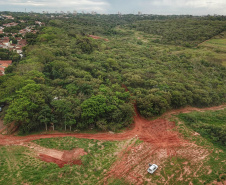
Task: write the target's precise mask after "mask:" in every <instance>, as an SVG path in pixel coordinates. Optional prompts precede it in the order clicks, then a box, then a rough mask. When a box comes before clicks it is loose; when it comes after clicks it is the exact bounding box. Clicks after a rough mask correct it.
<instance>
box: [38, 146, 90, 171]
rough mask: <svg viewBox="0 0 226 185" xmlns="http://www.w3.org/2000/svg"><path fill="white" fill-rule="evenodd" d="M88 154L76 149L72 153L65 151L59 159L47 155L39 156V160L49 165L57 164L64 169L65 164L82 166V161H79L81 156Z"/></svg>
mask: <svg viewBox="0 0 226 185" xmlns="http://www.w3.org/2000/svg"><path fill="white" fill-rule="evenodd" d="M86 154H87V153H86V152H85V151H84V150H83V149H82V148H78V149H74V150H71V151H64V152H63V155H62V156H61V157H60V159H59V158H54V157H52V156H49V155H46V154H39V158H40V159H41V160H42V161H45V162H48V163H51V162H52V163H56V164H57V165H58V166H59V167H60V168H62V167H64V165H65V164H69V165H82V161H81V160H80V159H79V158H80V157H81V156H83V155H86Z"/></svg>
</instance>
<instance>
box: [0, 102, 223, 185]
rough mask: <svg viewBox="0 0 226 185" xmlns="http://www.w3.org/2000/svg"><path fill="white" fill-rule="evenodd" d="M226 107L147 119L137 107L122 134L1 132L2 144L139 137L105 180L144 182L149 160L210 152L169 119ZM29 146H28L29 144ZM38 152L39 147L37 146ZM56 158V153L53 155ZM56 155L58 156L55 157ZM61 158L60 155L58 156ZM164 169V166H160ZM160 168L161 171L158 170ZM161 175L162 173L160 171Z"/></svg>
mask: <svg viewBox="0 0 226 185" xmlns="http://www.w3.org/2000/svg"><path fill="white" fill-rule="evenodd" d="M224 108H226V104H224V105H221V106H217V107H211V108H203V109H199V108H193V107H187V108H183V109H178V110H172V111H169V112H167V113H165V114H163V115H162V116H161V117H160V118H158V119H155V120H151V121H150V120H146V119H144V118H142V117H141V116H140V115H139V114H138V111H137V109H136V107H135V112H136V115H135V116H134V128H133V129H132V130H128V131H125V132H123V133H120V134H110V133H98V134H79V133H75V134H64V133H60V134H39V135H29V136H13V135H0V145H22V146H26V145H28V144H30V141H33V140H37V139H41V138H55V137H66V136H71V137H76V138H87V139H97V140H108V141H121V140H128V139H131V138H139V139H140V140H142V141H144V142H143V143H141V144H139V145H138V146H136V145H135V144H134V143H132V144H131V145H130V146H129V147H128V148H127V149H126V150H123V151H122V152H121V153H120V154H119V155H118V156H119V159H118V160H117V161H116V162H115V164H113V165H112V167H111V169H110V170H109V172H108V173H107V175H106V178H104V184H106V183H107V179H108V178H111V177H116V178H125V180H127V181H128V182H131V183H134V184H143V182H144V180H146V181H148V180H149V179H147V178H146V177H145V175H146V174H147V172H146V170H147V167H148V163H156V164H158V165H160V167H159V168H160V169H161V168H162V167H161V164H163V163H164V161H166V159H167V158H169V157H172V156H177V155H178V156H181V157H182V158H187V159H190V160H193V162H194V163H195V162H196V161H199V159H200V160H202V159H203V157H205V156H207V155H208V153H207V152H206V151H205V150H204V149H202V148H200V147H198V146H196V145H195V144H194V143H189V142H188V141H185V140H184V139H183V138H182V137H181V136H180V134H179V133H178V132H176V131H174V130H173V128H175V123H174V122H170V121H169V119H170V117H171V116H172V115H174V114H179V113H189V112H191V111H206V110H222V109H224ZM27 147H28V146H27ZM37 152H38V150H37ZM45 155H47V156H50V157H52V156H51V155H49V154H46V153H41V157H43V156H44V157H45V158H46V160H49V159H48V157H47V156H45ZM53 158H54V157H53ZM54 159H56V158H54ZM57 159H59V160H61V159H60V158H57ZM159 171H160V170H159ZM158 173H159V172H158V171H157V174H158ZM158 175H160V174H158ZM166 182H167V181H166Z"/></svg>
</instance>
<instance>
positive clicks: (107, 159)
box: [0, 137, 122, 184]
mask: <svg viewBox="0 0 226 185" xmlns="http://www.w3.org/2000/svg"><path fill="white" fill-rule="evenodd" d="M34 142H35V143H38V144H40V145H41V146H45V147H47V148H56V149H59V150H70V149H72V148H77V147H80V148H84V149H85V151H86V152H88V155H85V156H82V157H81V160H82V163H83V165H81V166H78V165H74V166H69V165H65V166H64V167H63V168H59V167H58V166H57V165H56V164H54V163H46V162H43V161H41V160H39V159H38V158H37V154H35V153H34V152H33V151H32V150H30V149H28V148H26V147H21V146H4V147H0V164H1V165H0V184H97V183H98V182H101V181H102V180H103V179H102V178H103V177H104V174H105V173H106V172H107V171H108V169H109V168H110V166H111V164H112V163H113V162H114V161H115V159H116V155H117V150H118V147H119V146H120V145H121V144H122V142H100V141H97V140H88V139H76V138H72V137H65V138H54V139H40V140H38V141H34Z"/></svg>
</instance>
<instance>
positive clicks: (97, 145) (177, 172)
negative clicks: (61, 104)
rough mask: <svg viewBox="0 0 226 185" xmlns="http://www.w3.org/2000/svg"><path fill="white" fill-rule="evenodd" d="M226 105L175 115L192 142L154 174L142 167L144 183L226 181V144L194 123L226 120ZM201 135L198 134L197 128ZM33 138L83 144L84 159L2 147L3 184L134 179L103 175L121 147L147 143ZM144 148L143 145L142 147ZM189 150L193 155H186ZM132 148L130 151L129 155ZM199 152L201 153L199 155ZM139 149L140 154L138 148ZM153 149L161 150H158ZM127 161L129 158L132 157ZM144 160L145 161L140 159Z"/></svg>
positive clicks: (67, 146) (58, 145)
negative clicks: (70, 160)
mask: <svg viewBox="0 0 226 185" xmlns="http://www.w3.org/2000/svg"><path fill="white" fill-rule="evenodd" d="M225 116H226V110H220V111H206V112H191V113H188V114H180V115H178V117H179V118H180V121H179V120H178V118H177V117H174V119H175V121H177V127H176V128H175V129H176V130H177V131H179V132H180V133H181V135H182V136H183V137H184V138H185V139H186V140H187V141H189V143H193V144H189V145H188V147H182V148H181V149H180V148H179V149H177V155H175V156H169V157H168V158H166V159H164V161H162V163H161V164H160V166H159V169H158V171H156V173H155V174H153V175H150V174H148V173H147V171H146V168H145V169H143V167H142V168H141V169H142V171H144V172H142V176H143V178H144V184H151V183H154V184H157V185H161V184H175V185H181V184H183V185H189V183H190V182H192V183H193V184H195V185H196V184H197V185H201V184H213V183H216V182H222V183H223V182H225V179H226V163H225V159H226V150H225V146H224V145H222V144H221V143H219V142H216V141H215V140H213V139H212V137H211V134H209V135H205V134H204V135H203V136H202V132H203V129H201V132H199V130H196V129H197V128H198V127H195V129H194V128H193V125H196V126H197V125H202V124H203V123H205V124H208V125H214V126H219V127H224V126H225ZM193 129H194V130H195V131H196V132H198V133H200V134H201V135H197V134H194V133H195V132H194V130H193ZM33 142H34V143H36V144H38V145H40V146H42V147H45V148H52V149H57V150H72V149H74V148H83V149H84V150H85V151H86V152H87V153H88V154H87V155H84V156H82V157H81V160H82V163H83V164H82V165H81V166H78V165H74V166H70V165H65V166H64V167H63V168H59V167H58V165H56V164H55V163H46V162H43V161H41V160H40V159H38V155H37V153H35V152H34V150H32V149H29V148H27V147H22V146H2V147H0V184H8V185H11V184H84V185H85V184H87V185H89V184H104V182H108V184H110V185H118V184H120V185H121V184H122V185H124V184H125V185H126V184H132V183H130V182H127V181H126V180H125V179H123V178H122V179H117V178H115V177H114V176H109V179H107V181H106V179H105V177H106V176H107V174H108V172H109V169H110V168H111V166H112V164H113V163H114V162H115V161H116V160H117V159H118V155H119V153H122V151H123V150H124V149H125V148H127V147H128V146H131V143H135V145H134V146H133V148H139V147H141V146H142V145H143V144H144V143H143V142H140V141H139V140H127V141H120V142H118V141H117V142H116V141H114V142H112V141H111V142H110V141H105V142H104V141H98V140H89V139H77V138H73V137H64V138H51V139H39V140H36V141H33ZM140 152H142V151H140ZM187 153H189V155H187ZM130 154H131V151H128V153H127V154H126V155H130ZM196 154H197V155H196ZM137 155H138V154H137ZM154 155H158V153H155V154H154ZM128 162H129V161H128ZM141 162H142V161H141Z"/></svg>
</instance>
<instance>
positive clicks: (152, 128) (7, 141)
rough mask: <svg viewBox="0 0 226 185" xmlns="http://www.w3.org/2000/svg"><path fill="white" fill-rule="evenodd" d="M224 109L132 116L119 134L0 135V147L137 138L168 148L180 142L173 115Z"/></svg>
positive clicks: (189, 108) (214, 108)
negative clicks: (129, 126)
mask: <svg viewBox="0 0 226 185" xmlns="http://www.w3.org/2000/svg"><path fill="white" fill-rule="evenodd" d="M224 108H226V105H225V104H224V105H221V106H217V107H211V108H203V109H198V108H193V107H187V108H184V109H179V110H173V111H170V112H167V113H165V114H163V115H162V116H161V117H160V118H158V119H156V120H153V121H149V120H145V119H144V118H142V117H140V116H139V115H138V114H137V115H136V116H134V128H133V129H132V130H128V131H125V132H123V133H119V134H111V133H98V134H78V133H75V134H64V133H59V134H39V135H29V136H13V135H0V145H20V144H22V143H24V142H30V141H33V140H37V139H41V138H54V137H67V136H71V137H76V138H87V139H97V140H110V141H121V140H126V139H131V138H133V137H138V138H139V139H140V140H143V141H145V142H149V143H152V144H157V143H158V146H169V145H173V144H177V143H178V142H181V140H180V139H179V136H178V133H176V132H173V131H172V128H174V126H175V124H174V123H173V122H170V121H168V118H169V117H170V116H171V115H173V114H179V113H188V112H191V111H205V110H222V109H224Z"/></svg>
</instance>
